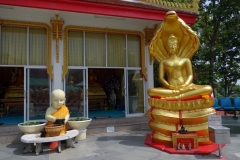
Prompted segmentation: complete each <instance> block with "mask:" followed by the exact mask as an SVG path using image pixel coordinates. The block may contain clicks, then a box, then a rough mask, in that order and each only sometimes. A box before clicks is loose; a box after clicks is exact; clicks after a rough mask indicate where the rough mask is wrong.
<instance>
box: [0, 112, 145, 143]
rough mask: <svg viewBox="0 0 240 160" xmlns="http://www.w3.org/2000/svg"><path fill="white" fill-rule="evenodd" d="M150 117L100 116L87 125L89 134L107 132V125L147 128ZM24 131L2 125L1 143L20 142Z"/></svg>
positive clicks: (130, 128)
mask: <svg viewBox="0 0 240 160" xmlns="http://www.w3.org/2000/svg"><path fill="white" fill-rule="evenodd" d="M148 122H149V117H145V116H144V117H131V118H99V119H93V120H92V122H91V124H90V125H89V126H88V127H87V135H91V134H101V133H106V132H107V127H111V128H112V127H114V131H115V132H118V131H131V130H145V129H149V127H148ZM22 135H23V133H22V132H21V131H20V130H19V129H18V126H17V125H2V126H0V144H6V143H20V142H21V141H20V138H21V136H22Z"/></svg>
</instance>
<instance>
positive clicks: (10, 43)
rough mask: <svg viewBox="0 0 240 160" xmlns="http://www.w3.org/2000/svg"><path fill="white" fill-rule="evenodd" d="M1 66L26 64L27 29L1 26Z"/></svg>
mask: <svg viewBox="0 0 240 160" xmlns="http://www.w3.org/2000/svg"><path fill="white" fill-rule="evenodd" d="M1 30H2V32H1V48H2V49H1V64H2V65H26V64H27V28H26V27H12V26H2V28H1Z"/></svg>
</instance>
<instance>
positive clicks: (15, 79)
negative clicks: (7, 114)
mask: <svg viewBox="0 0 240 160" xmlns="http://www.w3.org/2000/svg"><path fill="white" fill-rule="evenodd" d="M11 73H12V78H11V85H10V86H9V87H8V89H7V91H6V93H5V95H4V97H5V98H22V97H24V88H23V87H24V75H23V70H22V68H18V67H16V68H15V69H14V71H11Z"/></svg>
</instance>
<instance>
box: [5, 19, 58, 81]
mask: <svg viewBox="0 0 240 160" xmlns="http://www.w3.org/2000/svg"><path fill="white" fill-rule="evenodd" d="M0 25H9V26H25V27H28V26H29V27H39V28H45V29H46V30H47V53H46V57H47V74H48V75H49V77H50V79H51V80H52V81H53V80H54V79H53V73H52V72H53V66H52V52H51V48H52V43H51V27H50V26H49V25H48V24H46V23H39V22H28V21H16V20H0Z"/></svg>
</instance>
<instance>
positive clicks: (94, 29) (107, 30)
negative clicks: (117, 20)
mask: <svg viewBox="0 0 240 160" xmlns="http://www.w3.org/2000/svg"><path fill="white" fill-rule="evenodd" d="M69 30H78V31H92V32H103V33H106V34H108V33H120V34H132V35H139V36H140V41H141V49H140V54H141V55H140V57H141V60H140V65H141V72H142V75H143V77H144V79H145V80H147V68H146V66H145V49H144V35H143V33H142V32H140V31H132V30H121V29H111V28H97V27H86V26H73V25H69V26H66V27H65V28H64V40H63V45H64V54H63V66H62V80H64V77H65V76H66V74H67V73H68V31H69Z"/></svg>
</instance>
